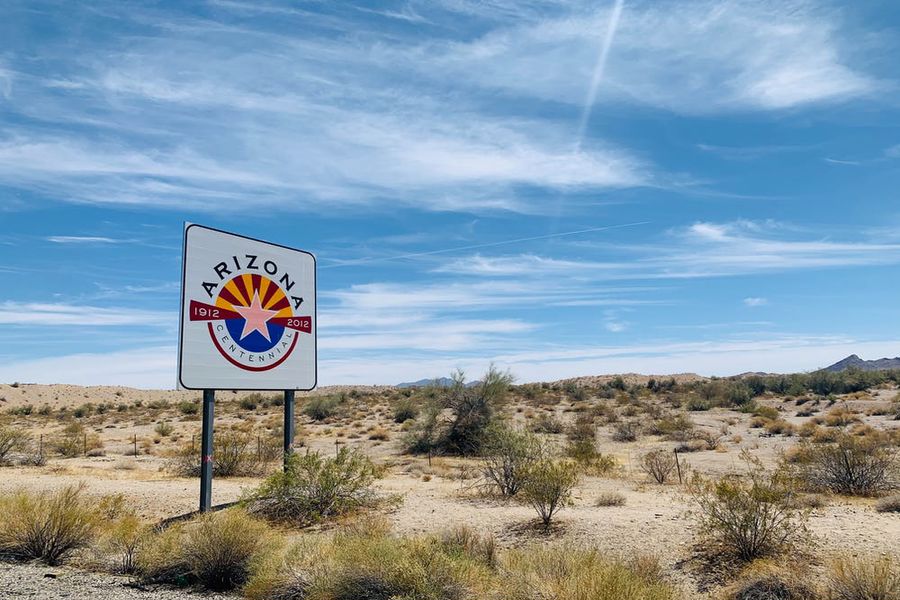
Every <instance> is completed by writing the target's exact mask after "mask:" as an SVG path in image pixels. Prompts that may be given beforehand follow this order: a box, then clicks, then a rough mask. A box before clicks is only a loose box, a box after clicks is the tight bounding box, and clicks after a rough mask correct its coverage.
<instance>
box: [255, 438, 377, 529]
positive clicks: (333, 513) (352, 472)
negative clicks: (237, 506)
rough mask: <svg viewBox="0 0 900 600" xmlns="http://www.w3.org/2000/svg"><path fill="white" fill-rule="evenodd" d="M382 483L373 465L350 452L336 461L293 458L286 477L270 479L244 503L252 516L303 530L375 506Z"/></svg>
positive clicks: (311, 454)
mask: <svg viewBox="0 0 900 600" xmlns="http://www.w3.org/2000/svg"><path fill="white" fill-rule="evenodd" d="M377 477H379V471H378V469H376V467H375V465H373V464H372V461H370V460H369V459H368V458H367V457H366V456H365V455H363V454H361V453H360V452H357V451H355V450H350V449H348V448H341V450H340V452H338V454H337V456H336V457H334V458H326V457H323V456H322V455H320V454H319V453H317V452H309V453H306V454H304V455H298V454H293V455H291V456H290V457H289V459H288V465H287V470H286V471H285V472H283V473H275V474H273V475H270V476H269V477H268V478H267V479H266V480H265V481H264V482H263V483H262V485H260V486H259V487H258V488H257V489H256V490H254V491H253V492H251V493H250V494H248V495H247V496H246V497H245V498H244V500H243V503H244V505H245V506H247V508H248V510H249V511H250V512H251V514H253V515H258V516H260V517H263V518H265V519H267V520H269V521H273V522H278V523H288V524H291V525H296V526H301V527H303V526H307V525H311V524H313V523H318V522H320V521H322V520H325V519H329V518H333V517H337V516H341V515H345V514H348V513H351V512H354V511H356V510H359V509H362V508H365V507H369V506H372V505H373V504H374V503H375V501H376V499H377V497H376V495H375V492H374V491H373V490H372V483H373V482H374V481H375V479H376V478H377Z"/></svg>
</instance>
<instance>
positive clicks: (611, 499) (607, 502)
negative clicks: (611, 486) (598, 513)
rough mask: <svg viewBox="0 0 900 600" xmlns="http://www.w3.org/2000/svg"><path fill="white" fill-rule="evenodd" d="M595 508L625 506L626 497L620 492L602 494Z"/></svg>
mask: <svg viewBox="0 0 900 600" xmlns="http://www.w3.org/2000/svg"><path fill="white" fill-rule="evenodd" d="M594 506H597V507H601V506H625V496H624V495H622V494H620V493H619V492H602V493H601V494H600V495H599V496H597V500H596V501H595V502H594Z"/></svg>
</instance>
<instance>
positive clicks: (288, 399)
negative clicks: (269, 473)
mask: <svg viewBox="0 0 900 600" xmlns="http://www.w3.org/2000/svg"><path fill="white" fill-rule="evenodd" d="M293 452H294V390H284V471H285V473H286V472H287V470H288V457H289V456H290V455H291V453H293Z"/></svg>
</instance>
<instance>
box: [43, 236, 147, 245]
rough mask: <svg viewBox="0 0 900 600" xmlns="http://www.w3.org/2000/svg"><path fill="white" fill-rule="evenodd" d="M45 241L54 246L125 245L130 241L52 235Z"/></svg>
mask: <svg viewBox="0 0 900 600" xmlns="http://www.w3.org/2000/svg"><path fill="white" fill-rule="evenodd" d="M44 239H46V240H47V241H48V242H53V243H54V244H123V243H126V242H129V241H130V240H122V239H117V238H111V237H103V236H94V235H51V236H48V237H46V238H44Z"/></svg>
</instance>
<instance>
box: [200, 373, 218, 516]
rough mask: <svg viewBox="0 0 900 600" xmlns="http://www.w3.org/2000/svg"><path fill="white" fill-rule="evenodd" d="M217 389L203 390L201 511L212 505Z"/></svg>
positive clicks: (205, 510)
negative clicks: (214, 408) (214, 410)
mask: <svg viewBox="0 0 900 600" xmlns="http://www.w3.org/2000/svg"><path fill="white" fill-rule="evenodd" d="M215 401H216V391H215V390H203V433H202V436H201V441H200V512H207V511H208V510H209V509H210V507H211V506H212V476H213V407H214V406H215Z"/></svg>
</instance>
